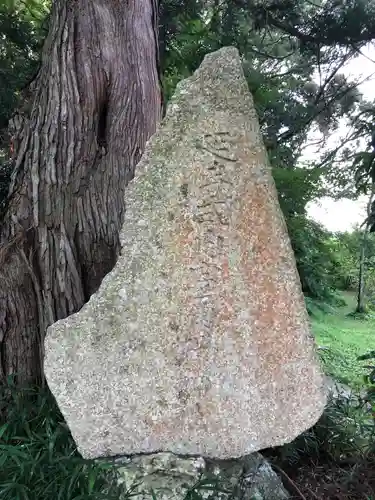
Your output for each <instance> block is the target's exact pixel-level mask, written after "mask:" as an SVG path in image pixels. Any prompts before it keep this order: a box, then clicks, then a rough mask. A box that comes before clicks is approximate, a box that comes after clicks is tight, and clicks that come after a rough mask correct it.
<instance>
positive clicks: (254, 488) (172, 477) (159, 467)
mask: <svg viewBox="0 0 375 500" xmlns="http://www.w3.org/2000/svg"><path fill="white" fill-rule="evenodd" d="M116 465H117V466H118V474H119V479H118V481H119V483H121V484H122V485H123V487H124V496H123V498H122V499H120V500H125V498H128V497H127V496H126V495H127V493H125V491H128V492H129V490H131V491H132V495H134V496H132V498H135V500H146V499H147V500H149V499H152V498H156V499H157V500H184V499H186V498H202V499H209V498H215V499H216V500H229V499H233V498H241V499H242V500H287V499H289V498H290V496H289V494H288V493H287V491H286V490H285V488H284V486H283V484H282V482H281V480H280V478H279V476H278V475H277V474H276V473H275V472H274V471H273V469H272V468H271V466H270V464H269V463H268V462H267V461H266V460H265V459H264V458H263V456H262V455H261V454H260V453H253V454H251V455H247V456H246V457H243V458H241V459H236V460H211V459H204V458H202V457H180V456H178V455H174V454H173V453H155V454H150V455H138V456H134V457H132V458H117V459H116ZM189 492H190V495H189ZM193 492H195V493H196V496H193Z"/></svg>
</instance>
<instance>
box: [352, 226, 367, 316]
mask: <svg viewBox="0 0 375 500" xmlns="http://www.w3.org/2000/svg"><path fill="white" fill-rule="evenodd" d="M366 237H367V230H365V231H364V233H363V237H362V241H361V253H360V257H359V275H358V294H357V307H356V310H355V312H356V313H364V312H365V311H366V305H365V258H366Z"/></svg>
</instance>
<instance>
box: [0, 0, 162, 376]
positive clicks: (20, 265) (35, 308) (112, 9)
mask: <svg viewBox="0 0 375 500" xmlns="http://www.w3.org/2000/svg"><path fill="white" fill-rule="evenodd" d="M156 3H157V0H122V1H119V0H55V1H54V5H53V10H52V15H51V24H50V31H49V35H48V37H47V40H46V43H45V47H44V52H43V57H42V66H41V69H40V72H39V74H38V77H37V79H36V81H35V82H34V93H33V100H32V102H31V106H30V112H29V116H28V117H26V119H24V120H23V124H22V126H21V127H19V128H18V135H17V139H18V141H16V148H17V149H16V159H15V173H14V175H13V180H12V184H11V189H10V195H9V198H8V201H7V208H6V213H5V214H4V220H3V223H2V226H1V228H0V241H1V245H0V283H1V288H0V351H1V360H0V365H1V372H2V375H3V376H7V375H11V374H12V375H16V377H17V381H18V383H24V382H28V383H30V382H33V383H35V382H36V383H40V382H41V381H42V380H43V371H42V359H43V340H44V335H45V331H46V328H47V327H48V326H49V325H51V324H52V323H53V322H55V321H56V320H59V319H62V318H64V317H66V316H68V315H70V314H73V313H74V312H76V311H78V310H79V309H80V308H81V307H82V305H83V304H84V303H85V302H87V300H88V299H89V297H90V295H91V294H92V293H94V292H95V291H96V290H97V288H98V287H99V285H100V283H101V281H102V279H103V277H104V276H105V274H107V273H108V272H109V271H110V270H111V269H112V267H113V266H114V263H115V260H116V257H117V255H118V252H119V230H120V228H121V223H122V220H123V215H124V190H125V187H126V185H127V183H128V182H129V180H130V179H131V178H132V177H133V174H134V168H135V166H136V164H137V163H138V161H139V159H140V157H141V154H142V152H143V149H144V146H145V143H146V141H147V140H148V138H149V137H150V136H151V135H152V134H153V133H154V131H155V128H156V125H157V123H158V121H159V119H160V114H161V97H160V87H159V75H158V47H157V5H156Z"/></svg>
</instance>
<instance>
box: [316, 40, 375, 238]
mask: <svg viewBox="0 0 375 500" xmlns="http://www.w3.org/2000/svg"><path fill="white" fill-rule="evenodd" d="M362 53H363V55H360V56H358V57H357V58H355V59H354V60H352V61H350V62H349V63H347V65H346V66H345V67H344V69H343V73H344V74H346V75H347V76H352V77H354V78H356V79H357V78H358V79H361V80H362V79H364V78H366V77H367V76H369V75H371V74H372V73H374V72H375V47H374V46H368V47H367V48H364V49H362ZM359 90H360V91H361V92H362V94H363V95H364V96H365V97H366V98H367V99H369V100H372V99H375V75H374V76H373V77H371V78H369V79H368V80H367V81H366V82H364V83H362V84H361V85H359ZM338 133H339V134H340V135H341V134H343V133H345V126H344V125H343V126H342V127H341V128H340V130H339V132H338ZM367 201H368V200H367V198H366V197H361V198H360V199H359V200H357V201H354V200H348V199H342V200H338V201H335V200H333V199H331V198H321V199H320V200H319V201H317V202H313V203H309V204H308V206H307V213H308V215H309V216H310V217H311V218H313V219H314V220H316V221H318V222H320V223H322V224H323V225H324V226H325V227H326V228H327V229H328V230H329V231H350V230H352V229H354V226H356V225H358V224H361V223H362V222H363V221H364V219H365V217H366V204H367Z"/></svg>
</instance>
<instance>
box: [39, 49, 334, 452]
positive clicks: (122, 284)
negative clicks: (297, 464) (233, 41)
mask: <svg viewBox="0 0 375 500" xmlns="http://www.w3.org/2000/svg"><path fill="white" fill-rule="evenodd" d="M126 197H127V198H126V199H127V207H128V208H127V213H126V217H125V222H124V226H123V229H122V233H121V240H122V252H121V256H120V257H119V259H118V262H117V264H116V266H115V268H114V269H113V271H112V272H111V273H109V274H108V275H107V276H106V278H105V279H104V280H103V283H102V285H101V287H100V289H99V290H98V292H97V293H96V294H95V295H93V296H92V297H91V299H90V301H89V302H88V303H87V304H86V305H85V306H84V307H83V308H82V309H81V311H80V312H79V313H77V314H75V315H73V316H70V317H69V318H67V319H65V320H63V321H59V322H57V323H55V324H54V325H53V326H52V327H51V328H50V329H49V331H48V335H47V340H46V359H45V372H46V375H47V380H48V383H49V386H50V388H51V390H52V392H53V393H54V395H55V397H56V399H57V402H58V404H59V406H60V408H61V410H62V412H63V414H64V416H65V418H66V420H67V423H68V424H69V427H70V429H71V431H72V434H73V437H74V438H75V440H76V442H77V444H78V448H79V450H80V451H81V453H82V454H83V456H85V457H99V456H113V455H117V454H137V453H143V452H147V453H149V452H154V451H160V450H162V451H163V450H164V451H171V452H174V453H177V454H186V455H195V454H197V455H202V456H209V457H218V458H227V457H238V456H243V455H245V454H248V453H250V452H253V451H256V450H259V449H262V448H266V447H269V446H276V445H281V444H283V443H285V442H287V441H290V440H292V439H293V438H295V437H296V436H297V435H298V434H300V433H301V432H302V431H304V430H305V429H306V428H308V427H310V426H312V425H313V424H314V423H315V422H316V420H317V419H318V417H319V416H320V414H321V412H322V409H323V407H324V404H325V396H324V391H323V379H322V375H321V373H320V370H319V367H318V365H317V363H316V361H315V358H314V348H313V341H312V339H311V336H310V333H309V321H308V317H307V313H306V310H305V305H304V300H303V296H302V292H301V287H300V283H299V279H298V275H297V271H296V266H295V262H294V258H293V253H292V250H291V246H290V242H289V239H288V236H287V230H286V226H285V223H284V220H283V217H282V214H281V211H280V208H279V204H278V201H277V194H276V190H275V186H274V182H273V180H272V176H271V171H270V167H269V164H268V161H267V156H266V152H265V149H264V146H263V144H262V140H261V136H260V131H259V125H258V120H257V117H256V113H255V111H254V106H253V102H252V98H251V95H250V93H249V90H248V88H247V84H246V81H245V78H244V75H243V72H242V67H241V61H240V57H239V55H238V52H237V51H236V50H235V49H233V48H225V49H222V50H219V51H218V52H216V53H214V54H211V55H209V56H207V57H206V58H205V60H204V62H203V63H202V65H201V67H200V68H199V70H198V71H197V72H196V73H195V74H194V75H193V76H192V77H191V78H189V79H187V80H185V81H184V82H182V83H181V84H180V85H179V86H178V89H177V91H176V95H175V96H174V98H173V100H172V102H171V104H170V105H169V109H168V113H167V117H166V119H165V120H164V123H163V124H162V126H161V128H160V130H159V131H158V132H157V133H156V134H155V135H154V137H153V138H152V139H151V140H150V142H149V144H148V147H147V150H146V153H145V154H144V157H143V159H142V161H141V163H140V164H139V166H138V170H137V175H136V178H135V179H134V180H133V181H132V182H131V184H130V186H129V188H128V190H127V193H126ZM108 224H110V221H108Z"/></svg>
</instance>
